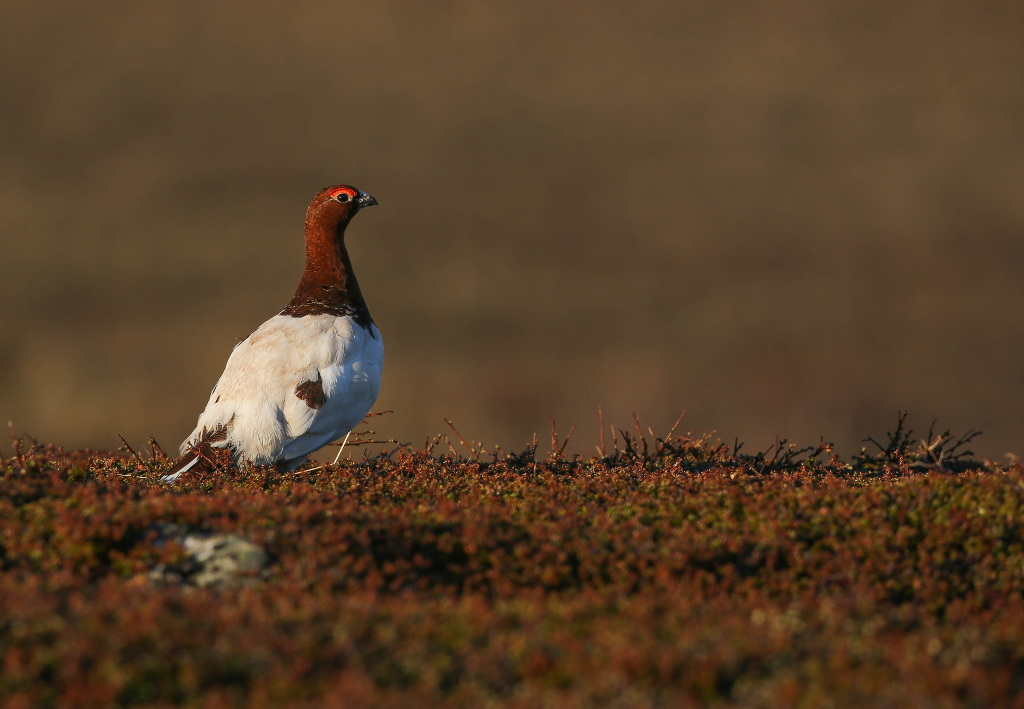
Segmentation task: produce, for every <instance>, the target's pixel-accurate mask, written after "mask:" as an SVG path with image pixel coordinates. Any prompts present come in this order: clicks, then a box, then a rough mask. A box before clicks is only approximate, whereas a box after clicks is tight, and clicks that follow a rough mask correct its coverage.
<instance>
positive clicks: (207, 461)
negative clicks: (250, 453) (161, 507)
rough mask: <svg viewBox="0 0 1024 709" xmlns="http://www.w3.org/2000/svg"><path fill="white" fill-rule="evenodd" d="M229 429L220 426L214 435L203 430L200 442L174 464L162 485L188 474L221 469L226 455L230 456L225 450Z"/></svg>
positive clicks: (162, 479)
mask: <svg viewBox="0 0 1024 709" xmlns="http://www.w3.org/2000/svg"><path fill="white" fill-rule="evenodd" d="M226 439H227V429H226V428H223V427H220V426H218V427H217V429H216V430H215V431H214V432H213V433H207V432H206V429H203V432H202V435H200V437H199V440H198V441H197V442H196V443H195V444H194V445H192V446H191V447H190V448H188V449H187V450H186V451H185V452H184V454H183V455H182V456H181V458H179V459H178V462H177V463H175V464H174V467H173V468H171V470H170V472H168V473H167V475H164V476H163V477H162V478H160V482H162V483H172V482H174V481H175V480H177V479H178V478H180V477H181V476H182V475H184V474H185V473H188V472H194V473H199V472H203V473H212V472H213V471H215V470H217V469H218V468H219V467H221V465H220V463H222V462H224V458H225V455H228V456H230V454H229V453H228V452H227V451H226V450H225V446H226Z"/></svg>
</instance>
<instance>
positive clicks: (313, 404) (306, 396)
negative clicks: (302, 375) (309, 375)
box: [295, 373, 327, 411]
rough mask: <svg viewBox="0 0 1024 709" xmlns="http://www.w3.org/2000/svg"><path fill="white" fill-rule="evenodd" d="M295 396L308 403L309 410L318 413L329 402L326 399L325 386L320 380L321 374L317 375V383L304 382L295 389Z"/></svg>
mask: <svg viewBox="0 0 1024 709" xmlns="http://www.w3.org/2000/svg"><path fill="white" fill-rule="evenodd" d="M295 396H297V397H299V398H300V399H302V400H303V401H304V402H306V406H308V407H309V408H311V409H313V410H314V411H318V410H319V409H320V407H322V406H323V405H324V402H325V401H327V399H326V397H324V385H323V382H322V381H321V380H320V374H319V373H317V376H316V381H310V382H302V384H299V385H298V386H297V387H295Z"/></svg>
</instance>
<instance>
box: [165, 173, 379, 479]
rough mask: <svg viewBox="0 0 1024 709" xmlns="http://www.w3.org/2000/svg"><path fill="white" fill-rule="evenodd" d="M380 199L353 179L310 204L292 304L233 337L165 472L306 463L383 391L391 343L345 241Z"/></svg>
mask: <svg viewBox="0 0 1024 709" xmlns="http://www.w3.org/2000/svg"><path fill="white" fill-rule="evenodd" d="M375 204H377V200H376V199H374V198H373V197H372V196H371V195H369V194H367V193H366V192H363V191H361V190H358V189H356V188H355V187H352V186H350V185H335V186H333V187H326V188H324V189H322V190H320V191H319V192H317V193H316V196H314V197H313V200H312V201H311V202H310V204H309V208H308V209H307V210H306V222H305V248H306V265H305V270H304V271H303V273H302V278H301V279H300V281H299V285H298V288H296V290H295V295H294V296H292V299H291V301H289V303H288V305H287V306H285V308H284V309H283V310H282V311H281V312H279V313H278V314H277V315H275V316H273V317H272V318H270V319H269V320H267V321H266V322H265V323H263V324H262V325H260V326H259V327H258V328H256V330H255V331H254V332H253V333H252V334H250V335H249V336H248V337H246V338H245V339H244V340H242V341H241V342H239V343H238V344H237V345H235V348H234V350H233V351H232V352H231V356H230V357H228V361H227V364H226V365H225V367H224V373H223V374H221V376H220V379H219V380H218V381H217V384H216V385H215V386H214V387H213V390H212V391H211V392H210V399H209V401H208V402H207V404H206V408H205V409H204V410H203V412H202V413H201V414H200V415H199V420H198V422H197V424H196V428H195V430H194V431H192V433H191V435H189V437H188V438H187V439H185V441H184V442H183V443H182V444H181V449H180V452H181V454H182V456H181V458H180V459H179V460H178V461H177V462H176V463H175V465H174V466H173V467H172V468H171V470H170V472H169V473H168V474H167V475H165V476H163V477H162V478H161V481H162V482H164V483H170V482H174V481H175V480H177V479H178V478H179V477H181V476H182V475H183V474H185V473H187V472H189V471H190V470H192V471H195V470H204V469H205V470H213V467H214V466H213V462H212V461H213V457H214V454H215V451H217V450H218V449H226V450H227V451H229V452H230V455H231V458H232V460H233V461H234V462H235V463H236V464H238V465H243V464H250V465H260V466H262V465H274V466H275V467H276V468H277V470H279V471H282V472H284V471H291V470H295V469H296V468H298V467H299V466H300V465H302V463H303V462H304V461H305V460H306V457H307V456H308V455H309V454H310V453H312V452H314V451H316V450H318V449H319V448H322V447H323V446H325V445H326V444H327V443H330V442H331V441H335V440H337V439H339V438H341V437H342V436H345V435H346V434H348V433H349V432H350V431H351V430H352V429H353V428H354V427H355V426H356V425H357V424H359V422H360V421H362V420H363V417H364V416H366V414H367V413H368V412H369V411H370V407H371V406H373V403H374V401H376V399H377V395H378V393H379V392H380V383H381V373H382V369H383V366H384V343H383V340H382V339H381V335H380V331H379V330H378V329H377V325H376V324H375V323H374V322H373V318H372V317H371V316H370V310H369V308H367V306H366V301H365V300H363V295H362V292H361V291H360V290H359V283H358V282H357V281H356V276H355V273H354V272H353V270H352V262H351V260H350V259H349V255H348V250H347V249H346V248H345V228H346V227H347V226H348V223H349V222H350V221H351V219H352V217H354V216H355V215H356V214H357V213H359V212H360V211H361V210H363V209H365V208H366V207H370V206H373V205H375Z"/></svg>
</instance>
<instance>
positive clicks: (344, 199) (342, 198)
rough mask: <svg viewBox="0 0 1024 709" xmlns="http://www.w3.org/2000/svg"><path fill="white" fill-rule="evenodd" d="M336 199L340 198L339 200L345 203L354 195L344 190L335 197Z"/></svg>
mask: <svg viewBox="0 0 1024 709" xmlns="http://www.w3.org/2000/svg"><path fill="white" fill-rule="evenodd" d="M334 199H336V200H338V201H339V202H341V203H342V204H345V202H347V201H349V200H350V199H352V195H350V194H349V193H348V192H342V193H341V194H339V195H338V196H337V197H335V198H334Z"/></svg>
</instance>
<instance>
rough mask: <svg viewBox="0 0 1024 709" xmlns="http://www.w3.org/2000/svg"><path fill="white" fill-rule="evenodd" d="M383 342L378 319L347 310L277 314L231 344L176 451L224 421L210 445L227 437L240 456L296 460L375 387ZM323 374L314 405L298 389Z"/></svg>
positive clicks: (366, 404) (339, 428) (349, 420)
mask: <svg viewBox="0 0 1024 709" xmlns="http://www.w3.org/2000/svg"><path fill="white" fill-rule="evenodd" d="M383 364H384V344H383V342H382V341H381V337H380V332H379V331H378V330H377V326H376V325H372V324H371V325H370V329H369V330H366V329H364V328H362V327H360V326H359V325H357V324H355V323H354V322H353V320H352V318H351V317H349V316H342V317H336V316H334V315H306V316H303V317H300V318H293V317H291V316H289V315H275V316H274V317H272V318H271V319H270V320H267V321H266V322H265V323H263V324H262V325H261V326H260V327H259V328H258V329H257V330H256V331H255V332H254V333H252V334H251V335H249V337H247V338H245V339H244V340H243V341H242V342H240V343H239V344H238V346H237V347H235V349H234V351H233V352H232V353H231V356H230V357H229V358H228V363H227V366H226V367H225V368H224V373H223V374H222V375H221V377H220V379H219V380H218V381H217V385H216V386H215V387H214V388H213V391H212V392H211V393H210V400H209V402H208V403H207V404H206V409H205V410H204V411H203V413H202V414H200V416H199V423H198V424H197V425H196V428H195V430H194V431H193V432H192V435H190V436H189V437H188V439H187V440H186V441H185V442H184V443H182V445H181V452H182V453H185V452H186V451H187V450H189V449H190V448H193V447H194V446H196V445H198V444H199V442H200V441H201V440H202V438H203V435H204V432H205V433H206V434H212V433H213V432H215V431H218V430H221V429H226V430H227V437H226V438H225V439H224V440H223V441H218V442H215V443H213V444H212V445H214V446H226V445H230V446H231V447H232V448H233V449H234V450H235V451H236V452H237V455H238V458H239V460H240V461H247V462H250V463H254V464H256V465H269V464H272V463H278V464H284V466H285V467H288V468H290V467H291V466H290V465H288V463H292V462H294V463H295V464H296V465H298V464H300V463H301V462H302V461H303V460H304V459H305V458H306V456H307V455H309V454H310V453H312V452H314V451H316V450H319V449H320V448H323V447H324V446H325V445H327V444H328V443H330V442H331V441H333V440H335V439H337V438H339V437H340V436H341V435H344V434H345V433H347V432H348V431H351V430H352V428H353V427H355V426H356V425H357V424H358V423H359V422H360V421H362V420H363V417H364V416H366V414H367V413H368V412H369V411H370V407H371V406H373V402H374V401H376V400H377V394H378V393H379V392H380V377H381V370H382V367H383ZM318 380H319V381H320V383H321V387H322V389H323V399H324V403H323V405H322V406H320V407H319V408H312V407H311V406H310V405H309V404H308V403H307V402H306V401H305V400H304V399H302V398H300V397H299V396H298V395H297V394H296V389H298V387H299V386H300V385H301V384H303V383H305V382H313V383H315V382H316V381H318Z"/></svg>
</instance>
